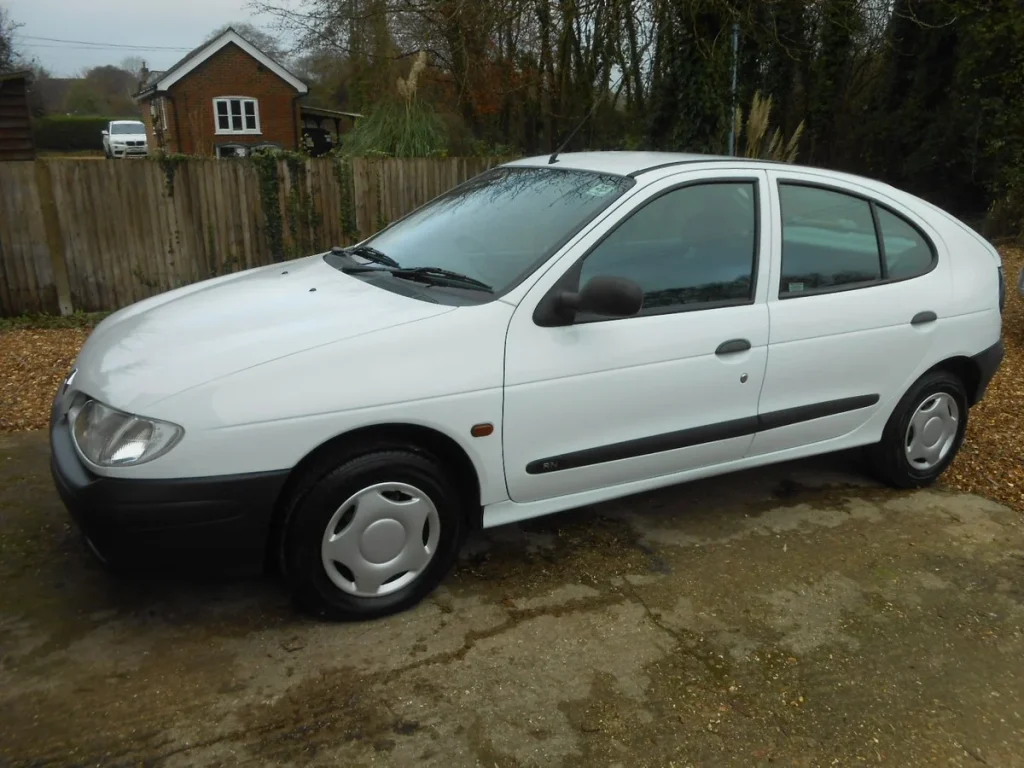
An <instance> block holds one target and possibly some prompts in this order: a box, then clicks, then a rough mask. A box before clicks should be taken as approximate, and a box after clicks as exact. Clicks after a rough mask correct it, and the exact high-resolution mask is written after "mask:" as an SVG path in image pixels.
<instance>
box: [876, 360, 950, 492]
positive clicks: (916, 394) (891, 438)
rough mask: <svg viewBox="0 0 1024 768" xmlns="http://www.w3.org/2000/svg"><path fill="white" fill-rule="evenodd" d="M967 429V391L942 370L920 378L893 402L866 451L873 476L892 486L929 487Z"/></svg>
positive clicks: (946, 463)
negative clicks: (879, 433) (879, 432)
mask: <svg viewBox="0 0 1024 768" xmlns="http://www.w3.org/2000/svg"><path fill="white" fill-rule="evenodd" d="M966 429H967V393H966V391H965V390H964V385H963V382H961V381H960V379H959V378H958V377H956V376H954V375H953V374H951V373H949V372H947V371H932V372H931V373H927V374H925V375H924V376H922V377H921V378H920V379H918V380H917V382H915V383H914V386H912V387H911V388H910V390H909V391H908V392H907V393H906V394H905V395H904V396H903V398H902V399H901V400H900V402H899V403H898V404H897V406H896V408H895V410H894V411H893V413H892V415H891V416H890V417H889V421H888V422H887V423H886V425H885V430H884V431H883V432H882V440H881V441H880V442H879V443H878V444H877V445H874V446H872V447H871V450H870V459H871V464H872V467H873V469H874V470H875V474H876V475H877V476H878V477H879V479H880V480H882V481H883V482H885V483H888V484H889V485H891V486H893V487H895V488H919V487H921V486H925V485H930V484H931V483H933V482H935V480H936V479H937V478H938V477H939V475H941V474H942V473H943V472H944V471H945V470H946V467H948V466H949V465H950V464H951V463H952V462H953V459H954V458H956V454H957V451H959V450H960V445H961V443H963V439H964V433H965V431H966Z"/></svg>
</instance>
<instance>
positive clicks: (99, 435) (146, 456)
mask: <svg viewBox="0 0 1024 768" xmlns="http://www.w3.org/2000/svg"><path fill="white" fill-rule="evenodd" d="M68 418H69V420H70V421H71V424H72V434H73V435H74V438H75V445H76V446H78V450H79V451H81V453H82V455H83V456H85V458H86V459H88V460H89V461H91V462H92V463H93V464H95V465H96V466H99V467H124V466H130V465H135V464H142V463H144V462H147V461H152V460H153V459H155V458H157V457H158V456H163V455H164V454H165V453H167V452H168V451H169V450H171V448H173V447H174V446H175V444H176V443H177V442H178V441H179V440H180V439H181V436H182V435H183V434H185V430H183V429H182V428H181V427H179V426H177V425H176V424H169V423H168V422H166V421H158V420H156V419H146V418H143V417H141V416H133V415H132V414H130V413H124V412H122V411H118V410H115V409H113V408H110V407H109V406H106V405H103V403H98V402H96V401H95V400H89V401H87V402H86V403H85V404H84V405H82V406H81V407H73V408H72V409H71V411H70V412H69V413H68Z"/></svg>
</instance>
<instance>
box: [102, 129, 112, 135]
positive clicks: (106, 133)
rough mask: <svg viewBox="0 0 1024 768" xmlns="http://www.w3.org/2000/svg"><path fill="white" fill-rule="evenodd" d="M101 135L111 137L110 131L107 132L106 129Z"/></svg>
mask: <svg viewBox="0 0 1024 768" xmlns="http://www.w3.org/2000/svg"><path fill="white" fill-rule="evenodd" d="M101 133H102V134H103V135H104V136H109V135H110V131H108V130H106V129H104V130H103V131H101Z"/></svg>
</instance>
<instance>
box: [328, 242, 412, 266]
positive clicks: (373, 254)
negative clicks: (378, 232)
mask: <svg viewBox="0 0 1024 768" xmlns="http://www.w3.org/2000/svg"><path fill="white" fill-rule="evenodd" d="M331 253H335V254H338V255H339V256H346V255H354V256H362V257H363V258H364V259H366V260H367V261H372V262H373V263H374V264H386V265H387V266H389V267H399V266H400V265H399V263H398V262H397V261H395V260H394V259H392V258H391V257H390V256H388V255H387V254H386V253H384V252H383V251H378V250H377V249H376V248H374V247H373V246H372V245H353V246H352V247H351V248H342V247H341V246H338V245H336V246H334V247H333V248H331ZM357 266H360V267H361V266H362V265H361V264H360V265H357Z"/></svg>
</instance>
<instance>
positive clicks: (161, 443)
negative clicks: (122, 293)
mask: <svg viewBox="0 0 1024 768" xmlns="http://www.w3.org/2000/svg"><path fill="white" fill-rule="evenodd" d="M1003 296H1004V287H1003V279H1002V267H1001V263H1000V257H999V254H998V253H997V252H996V250H995V249H994V248H993V247H992V246H991V245H990V244H989V243H988V242H986V241H985V240H983V239H982V238H981V237H979V236H978V235H977V234H975V233H974V232H973V231H972V230H970V229H969V228H968V227H966V226H965V225H963V224H962V223H960V222H959V221H958V220H956V219H955V218H953V217H951V216H949V215H947V214H946V213H944V212H942V211H941V210H939V209H937V208H935V207H934V206H932V205H930V204H928V203H926V202H924V201H922V200H920V199H917V198H915V197H912V196H911V195H908V194H905V193H903V192H901V191H899V190H896V189H893V188H892V187H890V186H887V185H885V184H881V183H878V182H875V181H870V180H867V179H863V178H858V177H855V176H849V175H845V174H841V173H834V172H830V171H825V170H817V169H811V168H803V167H798V166H792V165H783V164H772V163H765V162H756V161H750V160H745V159H737V158H724V157H708V156H701V155H685V154H681V155H675V154H654V153H632V152H608V153H578V154H565V155H561V156H559V157H557V158H555V159H554V162H551V160H550V159H549V158H547V157H542V158H531V159H525V160H519V161H516V162H513V163H510V164H508V165H504V166H501V167H498V168H496V169H493V170H491V171H488V172H486V173H484V174H482V175H480V176H478V177H476V178H474V179H472V180H471V181H468V182H466V183H465V184H462V185H461V186H459V187H457V188H456V189H453V190H452V191H450V192H448V193H447V194H445V195H443V196H441V197H440V198H438V199H436V200H434V201H433V202H431V203H429V204H427V205H426V206H424V207H422V208H420V209H419V210H417V211H415V212H414V213H412V214H410V215H409V216H407V217H405V218H404V219H402V220H400V221H397V222H395V223H393V224H391V225H390V226H389V227H387V228H386V229H385V230H383V231H382V232H380V233H378V234H377V235H375V236H373V237H371V238H370V239H368V240H367V241H365V242H363V243H361V244H360V245H358V246H355V247H352V248H348V249H334V250H332V251H331V252H329V253H324V254H318V255H315V256H310V257H308V258H304V259H300V260H297V261H293V262H288V263H284V264H275V265H273V266H268V267H263V268H259V269H253V270H249V271H246V272H241V273H238V274H232V275H225V276H222V277H218V278H215V279H213V280H208V281H205V282H202V283H198V284H196V285H191V286H188V287H185V288H180V289H178V290H174V291H171V292H169V293H164V294H162V295H159V296H155V297H153V298H150V299H147V300H145V301H142V302H139V303H138V304H135V305H133V306H130V307H127V308H125V309H122V310H120V311H119V312H117V313H115V314H113V315H111V316H110V317H109V318H107V319H106V320H104V321H103V322H102V323H101V324H100V325H99V326H98V327H97V328H96V330H95V331H94V332H93V334H92V335H91V336H90V338H89V339H88V341H87V343H86V345H85V347H84V348H83V349H82V352H81V354H80V355H79V358H78V360H77V361H76V363H75V367H74V370H73V371H72V372H71V374H70V376H69V377H68V379H67V381H66V382H65V384H64V386H63V387H62V388H61V391H60V392H59V393H58V394H57V397H56V399H55V402H54V408H53V415H52V425H51V441H52V454H53V459H52V469H53V474H54V478H55V481H56V484H57V487H58V489H59V490H60V493H61V495H62V497H63V499H64V501H65V503H66V505H67V506H68V508H69V510H70V511H71V513H72V515H73V516H74V517H75V518H76V519H77V520H78V522H79V524H80V526H81V528H82V529H83V530H84V532H85V534H86V536H87V537H88V539H89V541H90V542H91V544H92V546H93V548H94V549H95V550H96V551H97V553H98V554H99V555H100V557H101V558H103V559H105V560H107V561H108V562H109V563H110V564H112V565H139V564H146V565H154V564H159V563H166V562H171V563H175V562H179V563H180V562H183V561H191V560H195V559H196V558H197V557H198V556H200V555H203V556H206V559H208V560H212V561H213V562H214V563H216V564H218V565H219V566H228V565H245V564H250V565H253V566H258V565H261V564H264V563H266V562H267V561H268V560H270V561H271V562H278V563H280V565H281V566H282V568H283V571H284V573H285V575H286V577H287V579H288V581H289V583H290V585H291V587H292V589H293V590H294V594H295V596H296V597H297V599H298V601H299V603H300V604H301V605H303V606H304V607H305V608H306V609H308V610H310V611H312V612H313V613H315V614H317V615H320V616H325V617H333V618H341V617H370V616H377V615H382V614H385V613H389V612H392V611H396V610H400V609H403V608H405V607H408V606H411V605H413V604H414V603H416V602H417V601H419V600H420V599H421V598H423V597H424V596H425V595H426V594H428V593H429V592H430V591H431V590H432V589H433V588H434V587H435V586H436V585H437V584H438V583H439V582H440V581H441V579H442V578H443V577H444V575H445V573H446V572H447V571H448V570H449V568H450V567H451V565H452V563H453V561H454V560H455V558H456V555H457V553H458V550H459V546H460V543H461V542H462V540H463V536H464V535H465V533H466V531H467V530H470V529H473V528H480V527H485V528H486V527H489V526H496V525H502V524H505V523H512V522H515V521H517V520H524V519H527V518H532V517H536V516H538V515H546V514H549V513H552V512H558V511H559V510H564V509H569V508H572V507H579V506H581V505H585V504H592V503H595V502H600V501H604V500H606V499H612V498H615V497H620V496H625V495H628V494H634V493H637V492H640V491H647V490H650V489H652V488H658V487H661V486H666V485H670V484H673V483H679V482H683V481H687V480H692V479H695V478H700V477H706V476H708V475H714V474H719V473H724V472H731V471H734V470H739V469H745V468H748V467H755V466H758V465H762V464H769V463H772V462H778V461H783V460H787V459H794V458H798V457H801V456H810V455H812V454H820V453H825V452H828V451H835V450H839V449H845V448H851V447H854V446H870V448H869V453H870V456H871V458H872V460H873V464H874V467H875V468H876V469H877V472H878V474H879V475H880V476H881V477H882V478H883V479H884V480H885V481H887V482H888V483H890V484H892V485H894V486H897V487H912V486H920V485H924V484H927V483H930V482H931V481H933V480H935V478H936V477H937V476H938V475H939V474H940V473H941V472H942V471H943V470H944V469H945V468H946V467H947V466H948V465H949V463H950V462H951V461H952V460H953V457H954V456H955V454H956V452H957V449H958V448H959V446H960V443H961V441H962V439H963V436H964V429H965V427H966V424H967V415H968V409H969V408H970V407H971V406H973V405H974V404H975V403H977V402H978V401H979V400H980V399H981V398H982V396H983V395H984V393H985V390H986V387H987V385H988V383H989V381H990V379H991V378H992V376H993V374H994V373H995V371H996V369H997V368H998V367H999V365H1000V362H1001V360H1002V355H1003V348H1002V343H1001V339H1000V330H1001V311H1002V302H1003Z"/></svg>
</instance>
